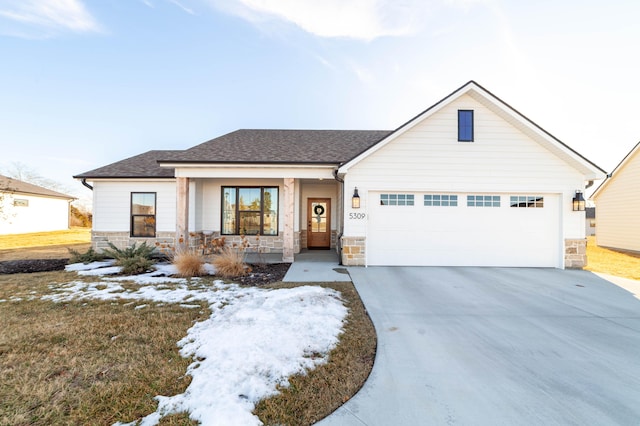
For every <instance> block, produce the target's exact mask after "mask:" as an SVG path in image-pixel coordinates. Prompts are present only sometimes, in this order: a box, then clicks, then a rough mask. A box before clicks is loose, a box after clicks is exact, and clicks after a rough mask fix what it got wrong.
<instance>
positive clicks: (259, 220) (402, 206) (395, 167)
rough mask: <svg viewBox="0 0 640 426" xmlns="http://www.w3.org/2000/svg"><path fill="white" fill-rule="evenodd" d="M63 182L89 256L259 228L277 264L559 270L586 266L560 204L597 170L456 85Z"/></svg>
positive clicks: (575, 215) (496, 102)
mask: <svg viewBox="0 0 640 426" xmlns="http://www.w3.org/2000/svg"><path fill="white" fill-rule="evenodd" d="M75 177H76V178H77V179H81V180H82V181H83V183H85V184H86V182H87V181H90V182H92V185H93V194H94V216H93V243H94V246H95V247H96V248H97V249H100V248H101V247H104V245H105V244H106V242H107V241H111V242H113V243H114V244H116V245H118V244H119V245H130V244H132V243H133V242H136V241H145V240H150V241H152V242H153V241H158V240H164V241H176V239H180V238H185V236H187V235H189V236H190V238H191V239H193V238H196V239H197V238H200V237H198V234H204V235H212V236H219V235H223V236H225V239H226V241H227V242H228V243H232V242H238V241H239V240H240V238H241V237H240V235H254V234H259V235H260V237H259V238H258V240H259V244H260V245H261V249H262V250H263V251H267V252H277V253H279V252H282V259H283V261H285V262H292V261H293V260H294V254H295V253H298V252H299V251H300V250H301V249H306V248H318V249H322V248H326V249H329V248H332V249H336V250H337V251H338V252H339V253H340V257H341V261H342V263H343V264H345V265H466V266H533V267H557V268H564V267H582V266H583V265H584V263H585V261H586V258H585V254H584V253H585V246H586V240H585V229H584V221H585V213H584V211H577V212H576V211H573V210H572V200H573V198H575V197H576V191H581V190H584V188H585V183H586V182H589V181H592V180H594V179H603V178H604V177H605V172H604V171H603V170H602V169H600V168H599V167H597V166H596V165H594V164H593V163H592V162H590V161H589V160H587V159H586V158H584V157H583V156H581V155H580V154H578V153H577V152H576V151H574V150H572V149H571V148H569V147H568V146H567V145H565V144H563V143H562V142H560V141H559V140H558V139H556V138H554V137H553V136H551V135H550V134H549V133H547V132H546V131H545V130H543V129H542V128H540V127H539V126H537V125H536V124H535V123H533V122H532V121H530V120H529V119H528V118H526V117H525V116H523V115H522V114H520V113H519V112H518V111H516V110H515V109H513V108H512V107H510V106H509V105H507V104H506V103H505V102H503V101H502V100H500V99H499V98H497V97H496V96H495V95H493V94H492V93H490V92H489V91H488V90H486V89H484V88H483V87H482V86H480V85H479V84H477V83H475V82H473V81H470V82H468V83H467V84H465V85H463V86H462V87H460V88H459V89H457V90H456V91H454V92H453V93H451V94H450V95H449V96H447V97H445V98H444V99H442V100H440V101H439V102H437V103H436V104H434V105H433V106H431V107H430V108H428V109H427V110H425V111H424V112H422V113H420V114H419V115H417V116H416V117H414V118H412V119H411V120H409V121H408V122H406V123H405V124H403V125H402V126H400V127H399V128H397V129H396V130H393V131H388V130H373V131H366V130H365V131H362V130H360V131H353V130H238V131H235V132H232V133H229V134H226V135H223V136H221V137H218V138H215V139H212V140H210V141H207V142H204V143H202V144H200V145H196V146H194V147H192V148H190V149H186V150H183V151H149V152H146V153H143V154H140V155H138V156H135V157H131V158H128V159H125V160H123V161H119V162H116V163H113V164H110V165H107V166H105V167H101V168H98V169H96V170H92V171H89V172H86V173H82V174H79V175H77V176H75ZM193 235H195V237H194V236H193ZM178 241H181V240H178ZM189 242H190V244H194V241H193V240H190V241H189Z"/></svg>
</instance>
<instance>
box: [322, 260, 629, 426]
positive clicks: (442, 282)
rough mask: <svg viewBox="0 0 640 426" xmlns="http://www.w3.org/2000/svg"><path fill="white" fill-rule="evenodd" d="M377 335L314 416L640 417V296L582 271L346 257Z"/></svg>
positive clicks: (480, 421) (535, 421)
mask: <svg viewBox="0 0 640 426" xmlns="http://www.w3.org/2000/svg"><path fill="white" fill-rule="evenodd" d="M349 272H350V274H351V277H352V279H353V282H354V284H355V286H356V288H357V290H358V292H359V294H360V297H361V298H362V300H363V302H364V304H365V306H366V308H367V311H368V313H369V315H370V316H371V319H372V320H373V323H374V325H375V327H376V331H377V335H378V351H377V354H376V360H375V365H374V368H373V371H372V374H371V376H370V377H369V379H368V380H367V382H366V383H365V385H364V387H363V388H362V389H361V390H360V392H358V393H357V394H356V395H355V396H354V397H353V398H352V399H351V400H349V401H348V402H347V403H346V404H344V405H343V406H342V407H340V408H339V409H338V410H337V411H336V412H335V413H333V414H332V415H330V416H329V417H327V418H326V419H324V420H323V421H321V422H319V423H318V424H319V425H321V426H333V425H339V426H363V425H369V426H371V425H491V426H495V425H639V424H640V404H638V401H640V363H638V354H640V300H638V298H637V297H636V296H635V295H634V294H632V293H631V292H629V291H627V290H625V289H624V288H621V287H619V286H617V285H615V284H613V283H612V282H609V281H607V280H605V279H602V278H600V277H598V276H596V275H594V274H592V273H589V272H586V271H563V270H557V269H527V268H436V267H434V268H409V267H396V268H391V267H369V268H351V267H350V268H349Z"/></svg>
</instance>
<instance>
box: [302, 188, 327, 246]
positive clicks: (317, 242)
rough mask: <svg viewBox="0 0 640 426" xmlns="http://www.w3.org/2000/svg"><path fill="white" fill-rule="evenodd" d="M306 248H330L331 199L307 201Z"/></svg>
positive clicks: (311, 199)
mask: <svg viewBox="0 0 640 426" xmlns="http://www.w3.org/2000/svg"><path fill="white" fill-rule="evenodd" d="M307 247H308V248H326V249H328V248H330V247H331V199H330V198H309V199H308V200H307Z"/></svg>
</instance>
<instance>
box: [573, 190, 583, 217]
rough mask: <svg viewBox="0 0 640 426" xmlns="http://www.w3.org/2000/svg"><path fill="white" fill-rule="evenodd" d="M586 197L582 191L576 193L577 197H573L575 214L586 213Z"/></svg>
mask: <svg viewBox="0 0 640 426" xmlns="http://www.w3.org/2000/svg"><path fill="white" fill-rule="evenodd" d="M584 203H585V202H584V197H583V196H582V191H576V196H575V197H573V211H574V212H583V211H584Z"/></svg>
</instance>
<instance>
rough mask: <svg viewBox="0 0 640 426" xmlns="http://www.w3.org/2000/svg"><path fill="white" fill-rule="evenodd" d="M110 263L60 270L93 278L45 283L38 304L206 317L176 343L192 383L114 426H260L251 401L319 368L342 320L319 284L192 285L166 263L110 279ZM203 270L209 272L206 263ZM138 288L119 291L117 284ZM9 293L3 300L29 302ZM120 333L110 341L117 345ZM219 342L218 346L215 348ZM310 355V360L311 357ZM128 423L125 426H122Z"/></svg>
mask: <svg viewBox="0 0 640 426" xmlns="http://www.w3.org/2000/svg"><path fill="white" fill-rule="evenodd" d="M112 263H113V262H112V261H107V262H94V263H91V264H88V265H83V264H81V263H80V264H72V265H67V267H66V270H68V271H76V272H78V274H80V275H85V276H89V277H95V282H86V281H73V282H69V283H58V284H52V285H51V286H50V287H51V290H52V294H48V295H45V296H42V299H44V300H51V301H54V302H67V301H71V300H90V299H94V300H111V301H114V302H119V303H124V304H126V305H134V306H133V307H132V309H154V306H155V305H158V304H163V303H174V304H179V305H180V306H181V307H183V308H187V309H189V308H193V309H199V308H200V304H199V303H198V302H202V301H203V302H205V303H207V304H208V306H209V309H210V310H211V315H210V316H209V318H207V319H206V320H204V321H201V322H197V323H195V324H194V325H193V326H192V327H191V328H189V330H188V331H187V335H186V336H185V337H184V338H183V339H181V340H180V341H179V342H176V343H177V345H178V347H180V355H181V356H183V357H185V358H191V359H193V362H192V363H191V365H190V366H189V367H188V369H187V371H186V374H188V375H189V376H191V378H192V380H191V383H190V384H189V386H188V387H187V389H186V390H185V392H184V393H181V394H177V395H169V396H160V395H158V396H156V397H155V399H156V400H157V401H158V406H157V409H156V411H155V412H153V413H151V414H149V415H147V416H146V417H144V418H143V419H126V418H123V419H120V421H118V422H116V423H115V424H114V425H119V426H126V425H132V426H133V425H139V426H153V425H157V424H158V422H159V420H160V419H161V418H162V417H165V416H168V415H170V414H174V413H180V412H184V411H187V412H189V416H190V417H191V418H192V419H193V420H198V421H199V422H200V424H202V425H225V426H232V425H233V426H235V425H243V426H249V425H261V424H262V423H261V422H260V420H259V419H258V417H256V416H255V415H253V414H252V411H253V409H254V408H255V405H256V403H257V402H258V401H260V400H262V399H264V398H267V397H269V396H272V395H275V394H277V393H278V390H277V388H278V386H288V380H287V379H288V377H290V376H293V375H295V374H303V373H304V372H306V371H308V370H312V369H314V368H315V367H316V366H318V365H321V364H325V363H326V362H327V360H328V354H329V352H330V351H331V350H332V349H333V348H335V347H336V345H337V344H338V336H339V335H340V334H341V333H342V331H343V330H342V327H343V324H344V321H345V319H346V317H347V312H348V311H347V308H346V307H345V306H344V304H343V302H342V300H341V298H340V297H341V295H340V293H339V292H337V291H335V290H333V289H330V288H322V287H319V286H301V287H296V288H289V289H277V290H271V289H263V288H257V287H246V286H245V287H242V286H239V285H236V284H224V283H223V282H222V281H215V282H214V283H213V284H210V283H204V282H202V283H198V280H197V279H196V280H191V281H189V282H188V281H187V280H186V279H184V278H171V277H167V275H173V274H175V273H176V268H175V266H173V265H163V264H158V265H156V268H157V270H156V271H155V272H152V273H147V274H143V275H135V276H118V277H113V276H109V275H108V274H114V273H117V272H118V271H119V270H120V269H121V268H120V267H114V266H110V265H111V264H112ZM207 266H210V268H209V272H210V273H211V274H213V273H215V269H213V267H212V266H211V265H207ZM121 281H127V282H131V281H133V282H135V283H136V284H139V285H140V287H139V288H137V289H135V290H132V289H131V288H127V289H125V288H124V287H123V286H122V285H121V284H120V282H121ZM35 297H36V296H34V295H33V294H31V293H29V294H27V293H26V292H25V294H16V295H14V296H12V297H11V298H10V299H9V300H0V304H2V303H3V302H19V301H21V300H24V299H32V298H35ZM119 337H120V336H113V337H112V338H111V340H112V341H114V342H115V344H117V339H118V338H119ZM220 342H224V345H220ZM310 354H312V355H314V356H310ZM127 421H131V422H132V423H122V422H127Z"/></svg>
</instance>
